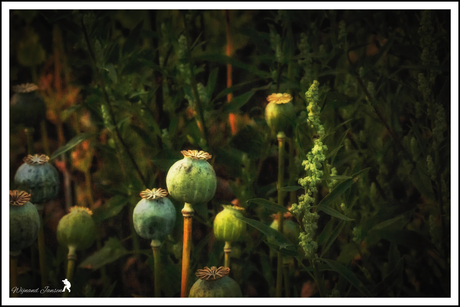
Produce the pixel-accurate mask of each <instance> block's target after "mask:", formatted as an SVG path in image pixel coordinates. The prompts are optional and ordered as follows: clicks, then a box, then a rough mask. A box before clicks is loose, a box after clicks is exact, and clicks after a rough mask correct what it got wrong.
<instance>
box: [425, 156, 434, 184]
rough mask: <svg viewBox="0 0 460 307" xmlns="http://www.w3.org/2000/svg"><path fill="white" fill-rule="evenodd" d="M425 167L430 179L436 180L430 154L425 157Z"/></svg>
mask: <svg viewBox="0 0 460 307" xmlns="http://www.w3.org/2000/svg"><path fill="white" fill-rule="evenodd" d="M426 168H427V170H428V174H430V177H431V180H436V168H435V166H434V163H433V158H431V156H430V155H428V157H426Z"/></svg>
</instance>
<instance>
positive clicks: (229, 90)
mask: <svg viewBox="0 0 460 307" xmlns="http://www.w3.org/2000/svg"><path fill="white" fill-rule="evenodd" d="M258 81H260V79H255V80H250V81H245V82H241V83H238V84H235V85H232V86H230V87H227V88H226V89H224V90H222V91H220V92H219V94H217V95H216V97H214V98H213V99H212V100H211V104H213V103H214V102H215V101H216V100H217V99H220V98H222V97H224V96H226V95H227V94H230V93H233V92H235V91H237V90H239V89H241V88H243V87H244V86H246V85H248V84H250V83H254V82H258Z"/></svg>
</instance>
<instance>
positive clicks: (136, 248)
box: [129, 206, 140, 256]
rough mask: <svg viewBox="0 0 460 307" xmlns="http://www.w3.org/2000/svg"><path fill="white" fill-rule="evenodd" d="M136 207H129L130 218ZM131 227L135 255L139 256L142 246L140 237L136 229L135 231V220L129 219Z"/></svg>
mask: <svg viewBox="0 0 460 307" xmlns="http://www.w3.org/2000/svg"><path fill="white" fill-rule="evenodd" d="M134 207H135V206H129V216H133V212H134ZM129 227H130V228H131V238H132V239H133V248H134V254H135V255H136V256H139V251H140V245H139V237H138V235H137V232H136V229H134V222H133V219H129Z"/></svg>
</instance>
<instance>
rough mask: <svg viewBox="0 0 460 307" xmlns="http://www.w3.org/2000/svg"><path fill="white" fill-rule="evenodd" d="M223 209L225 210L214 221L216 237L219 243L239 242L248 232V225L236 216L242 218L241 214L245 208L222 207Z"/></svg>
mask: <svg viewBox="0 0 460 307" xmlns="http://www.w3.org/2000/svg"><path fill="white" fill-rule="evenodd" d="M222 207H224V210H222V211H221V212H219V213H218V214H217V215H216V218H215V219H214V227H213V230H214V235H215V237H216V239H217V240H219V241H225V242H235V241H238V239H240V238H241V236H242V235H243V234H244V232H245V231H246V224H245V223H244V222H243V221H240V220H238V219H237V218H236V217H235V216H242V214H241V212H242V211H244V208H241V207H237V206H231V205H222Z"/></svg>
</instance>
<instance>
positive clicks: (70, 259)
mask: <svg viewBox="0 0 460 307" xmlns="http://www.w3.org/2000/svg"><path fill="white" fill-rule="evenodd" d="M76 260H77V253H76V249H75V247H74V246H69V253H68V254H67V274H66V278H67V280H68V281H69V282H70V284H72V281H73V273H74V271H75V262H76ZM71 289H72V288H71ZM69 293H70V292H69V291H67V290H65V291H64V293H63V294H62V296H63V297H68V296H69Z"/></svg>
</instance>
